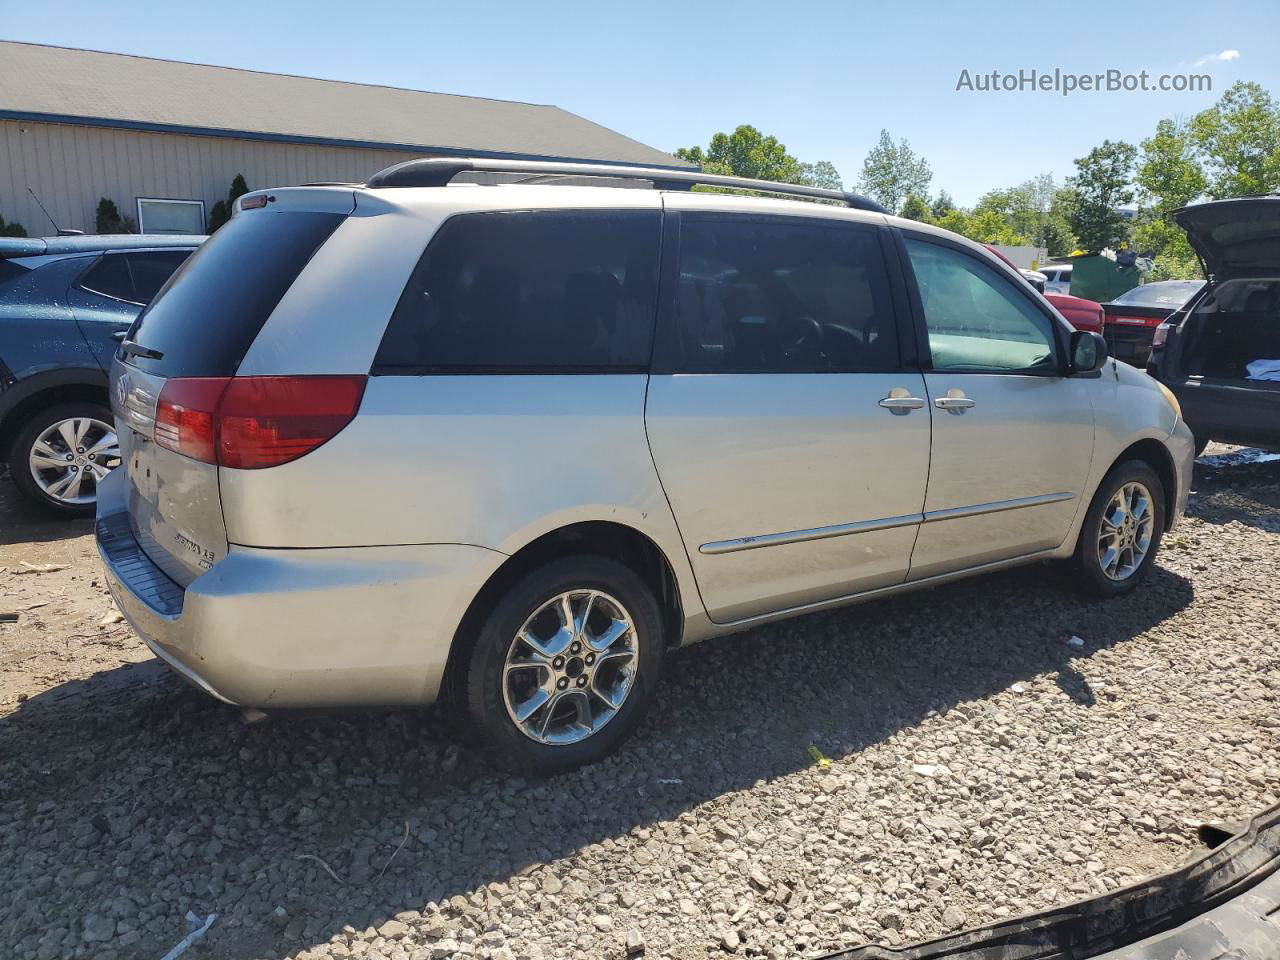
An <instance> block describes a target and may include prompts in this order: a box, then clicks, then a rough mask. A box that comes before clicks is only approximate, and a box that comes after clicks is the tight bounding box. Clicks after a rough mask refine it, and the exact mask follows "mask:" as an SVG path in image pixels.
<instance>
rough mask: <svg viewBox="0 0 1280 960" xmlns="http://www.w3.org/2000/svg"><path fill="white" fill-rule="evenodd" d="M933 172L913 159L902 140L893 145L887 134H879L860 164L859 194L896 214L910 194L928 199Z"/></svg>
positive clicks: (909, 146)
mask: <svg viewBox="0 0 1280 960" xmlns="http://www.w3.org/2000/svg"><path fill="white" fill-rule="evenodd" d="M931 180H933V171H932V170H931V169H930V168H929V162H928V161H927V160H925V159H924V158H923V157H918V156H916V153H915V151H914V150H912V149H911V144H910V143H908V142H907V141H906V140H905V139H903V140H899V141H898V142H897V143H894V142H893V138H892V137H891V136H889V131H888V130H881V131H880V142H879V143H877V144H876V145H875V146H874V147H872V148H871V152H870V153H868V154H867V158H866V159H865V160H864V161H863V162H862V177H861V178H860V179H859V181H858V190H859V191H860V192H861V193H864V194H866V195H867V196H868V197H870V198H871V199H872V200H875V201H876V202H877V203H879V204H880V205H881V206H883V207H884V208H885V209H886V210H898V209H900V208H901V207H902V204H903V203H904V202H906V199H907V197H909V196H911V195H912V194H916V195H917V196H921V197H926V196H928V195H929V182H930V181H931Z"/></svg>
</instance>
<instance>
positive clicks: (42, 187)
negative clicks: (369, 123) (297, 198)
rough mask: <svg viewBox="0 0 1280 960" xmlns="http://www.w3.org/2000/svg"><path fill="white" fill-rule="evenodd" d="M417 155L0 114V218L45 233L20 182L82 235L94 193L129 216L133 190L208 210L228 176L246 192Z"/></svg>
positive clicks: (354, 176) (368, 170) (359, 171)
mask: <svg viewBox="0 0 1280 960" xmlns="http://www.w3.org/2000/svg"><path fill="white" fill-rule="evenodd" d="M416 156H422V154H419V153H404V152H400V151H395V150H371V149H362V148H358V147H317V146H308V145H304V144H288V143H266V142H262V141H254V140H234V139H231V138H228V137H194V136H186V135H183V134H173V133H143V132H139V131H133V130H114V129H110V128H104V127H86V126H75V125H70V124H56V123H29V122H27V121H18V120H0V217H4V219H5V221H6V222H9V221H17V222H19V223H21V224H22V225H23V226H25V227H26V228H27V233H29V234H30V235H32V236H44V235H48V234H51V233H52V232H53V229H52V227H50V225H49V221H48V219H46V217H45V216H44V214H43V213H41V212H40V208H39V207H38V206H36V204H35V201H34V200H32V199H31V194H29V193H28V192H27V188H28V187H30V188H31V189H32V190H34V191H35V192H36V194H37V195H38V196H39V197H40V200H41V202H43V203H44V205H45V206H46V207H47V208H48V210H49V212H50V213H51V214H52V215H53V217H54V219H55V220H56V221H57V222H58V225H59V226H61V227H74V228H76V229H79V230H85V231H89V232H91V231H92V230H93V229H94V216H95V211H96V210H97V206H98V198H99V197H109V198H110V199H111V200H114V201H115V203H116V206H117V207H119V208H120V212H121V213H122V214H124V215H126V216H129V217H135V218H136V216H137V204H136V201H137V198H138V197H171V198H175V199H179V200H203V201H204V203H205V212H206V215H207V214H208V211H209V208H210V207H212V206H213V204H214V202H215V201H217V200H220V199H224V198H225V197H226V195H227V190H228V188H229V187H230V186H231V180H232V178H233V177H234V176H235V175H236V174H237V173H243V174H244V176H245V180H247V181H248V183H249V186H250V187H251V188H254V189H257V188H261V187H283V186H291V185H295V184H299V183H307V182H309V181H314V180H357V181H358V180H364V179H365V178H366V177H368V176H369V175H370V174H372V173H375V172H376V171H378V170H381V169H382V168H383V167H386V166H389V165H391V164H393V163H399V162H400V161H401V160H408V159H411V158H413V157H416Z"/></svg>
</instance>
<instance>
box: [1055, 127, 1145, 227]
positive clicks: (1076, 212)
mask: <svg viewBox="0 0 1280 960" xmlns="http://www.w3.org/2000/svg"><path fill="white" fill-rule="evenodd" d="M1137 153H1138V150H1137V148H1136V147H1135V146H1134V145H1133V144H1131V143H1125V142H1123V141H1112V140H1104V141H1103V143H1102V145H1101V146H1099V147H1094V148H1093V149H1092V150H1090V151H1089V153H1088V155H1087V156H1084V157H1080V158H1078V159H1077V160H1076V161H1075V165H1076V175H1075V176H1074V177H1071V178H1070V179H1069V180H1068V184H1069V185H1070V186H1071V187H1073V188H1074V189H1075V194H1076V200H1075V204H1074V208H1073V210H1072V211H1071V221H1070V222H1071V230H1072V232H1073V233H1075V235H1076V239H1077V242H1078V243H1079V244H1080V246H1081V247H1082V248H1083V249H1084V250H1086V251H1088V252H1089V253H1098V252H1099V251H1101V250H1103V249H1104V248H1106V247H1111V246H1115V245H1117V244H1120V243H1123V242H1124V241H1125V240H1126V239H1127V237H1128V235H1129V222H1128V220H1126V219H1125V218H1124V217H1123V216H1122V215H1121V214H1120V213H1119V208H1120V207H1122V206H1125V205H1127V204H1130V203H1132V202H1133V196H1134V192H1133V188H1132V186H1130V179H1131V178H1132V176H1133V165H1134V161H1135V159H1136V157H1137Z"/></svg>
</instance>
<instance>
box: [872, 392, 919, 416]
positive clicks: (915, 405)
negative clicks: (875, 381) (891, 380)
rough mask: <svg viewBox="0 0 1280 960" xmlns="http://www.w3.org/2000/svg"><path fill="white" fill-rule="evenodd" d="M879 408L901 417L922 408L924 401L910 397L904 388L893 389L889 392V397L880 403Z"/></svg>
mask: <svg viewBox="0 0 1280 960" xmlns="http://www.w3.org/2000/svg"><path fill="white" fill-rule="evenodd" d="M880 406H882V407H884V408H885V409H886V410H888V411H889V412H890V413H892V414H894V415H896V416H899V417H903V416H906V415H907V414H908V413H910V412H911V411H912V410H919V409H920V408H921V407H923V406H924V400H922V399H920V398H919V397H913V396H911V394H909V393H908V392H907V390H906V389H905V388H904V387H894V388H893V389H892V390H890V391H889V395H888V396H887V397H885V398H884V399H883V400H881V401H880Z"/></svg>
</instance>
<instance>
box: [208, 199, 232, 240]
mask: <svg viewBox="0 0 1280 960" xmlns="http://www.w3.org/2000/svg"><path fill="white" fill-rule="evenodd" d="M230 219H231V211H230V210H228V209H227V201H225V200H218V201H217V202H216V203H214V205H213V206H212V207H210V208H209V222H208V223H206V224H205V229H206V230H207V231H208V232H209V233H213V231H215V230H217V229H218V228H219V227H220V226H222V225H223V224H224V223H226V222H227V221H228V220H230Z"/></svg>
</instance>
